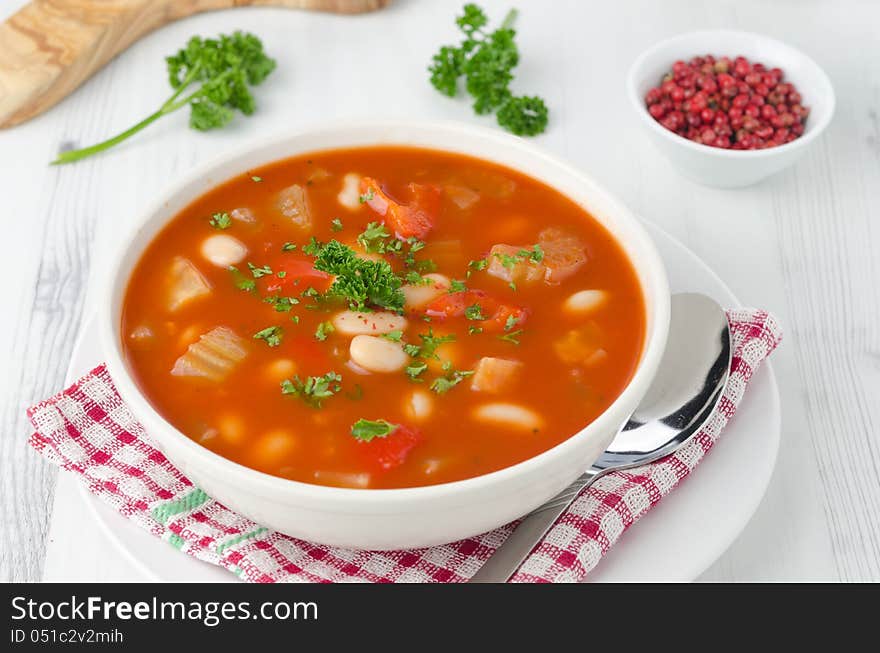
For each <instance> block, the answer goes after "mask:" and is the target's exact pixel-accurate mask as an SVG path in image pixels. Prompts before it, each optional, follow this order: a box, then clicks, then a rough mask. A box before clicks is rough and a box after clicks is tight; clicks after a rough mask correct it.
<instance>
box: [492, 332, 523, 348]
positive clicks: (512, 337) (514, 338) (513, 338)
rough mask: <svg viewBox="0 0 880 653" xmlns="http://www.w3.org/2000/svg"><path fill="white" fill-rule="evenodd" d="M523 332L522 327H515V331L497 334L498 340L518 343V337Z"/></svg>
mask: <svg viewBox="0 0 880 653" xmlns="http://www.w3.org/2000/svg"><path fill="white" fill-rule="evenodd" d="M522 334H523V330H522V329H517V330H516V331H511V332H510V333H505V334H504V335H503V336H498V339H499V340H504V341H505V342H512V343H513V344H515V345H518V344H519V338H520V336H521V335H522Z"/></svg>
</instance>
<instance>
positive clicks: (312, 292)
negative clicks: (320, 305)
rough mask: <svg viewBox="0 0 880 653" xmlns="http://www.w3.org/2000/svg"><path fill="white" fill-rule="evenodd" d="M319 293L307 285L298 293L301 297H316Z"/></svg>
mask: <svg viewBox="0 0 880 653" xmlns="http://www.w3.org/2000/svg"><path fill="white" fill-rule="evenodd" d="M319 294H320V293H319V292H318V291H317V290H315V289H314V288H312V287H311V286H309V287H308V288H306V289H305V290H303V291H302V292H301V293H300V296H301V297H317V296H318V295H319Z"/></svg>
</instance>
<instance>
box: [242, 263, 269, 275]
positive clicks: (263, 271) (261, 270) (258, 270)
mask: <svg viewBox="0 0 880 653" xmlns="http://www.w3.org/2000/svg"><path fill="white" fill-rule="evenodd" d="M247 266H248V269H249V270H250V271H251V274H252V275H254V279H259V278H260V277H265V276H266V275H268V274H272V268H270V267H269V266H268V265H264V266H262V267H257V266H256V265H254V264H253V263H248V264H247Z"/></svg>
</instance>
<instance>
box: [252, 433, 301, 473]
mask: <svg viewBox="0 0 880 653" xmlns="http://www.w3.org/2000/svg"><path fill="white" fill-rule="evenodd" d="M296 445H297V439H296V435H294V434H293V433H292V432H290V431H288V430H286V429H273V430H271V431H269V432H268V433H265V434H264V435H262V436H261V437H260V439H259V440H257V442H256V443H255V444H254V445H253V447H252V448H251V450H250V456H251V458H252V459H254V460H256V461H257V462H259V463H262V464H263V465H266V466H267V467H272V466H275V465H277V464H278V463H279V462H280V459H282V458H284V457H285V456H288V455H290V453H291V452H292V451H293V450H295V449H296Z"/></svg>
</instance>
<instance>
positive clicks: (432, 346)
mask: <svg viewBox="0 0 880 653" xmlns="http://www.w3.org/2000/svg"><path fill="white" fill-rule="evenodd" d="M419 338H420V339H421V341H422V346H421V347H419V353H418V354H417V355H418V356H421V357H422V358H436V359H438V360H439V359H440V357H439V356H438V355H437V348H438V347H440V345H442V344H443V343H444V342H455V334H454V333H450V334H448V335H445V336H435V335H434V331H433V330H432V329H428V333H427V335H426V334H423V333H420V334H419ZM404 351H406V347H404ZM406 353H409V352H406ZM410 355H412V354H410Z"/></svg>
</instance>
